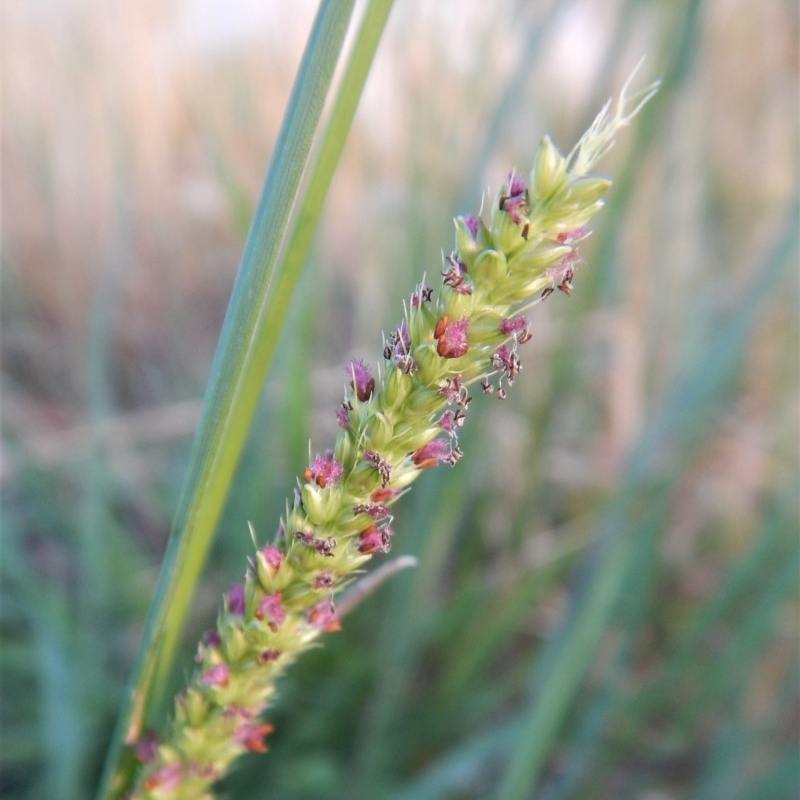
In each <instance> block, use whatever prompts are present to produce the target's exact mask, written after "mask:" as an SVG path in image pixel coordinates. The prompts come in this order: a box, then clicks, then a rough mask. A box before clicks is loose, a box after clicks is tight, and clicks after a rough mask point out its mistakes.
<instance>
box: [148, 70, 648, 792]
mask: <svg viewBox="0 0 800 800" xmlns="http://www.w3.org/2000/svg"><path fill="white" fill-rule="evenodd" d="M655 89H656V86H655V85H651V86H649V87H647V88H646V89H645V90H644V91H642V92H640V93H639V94H638V95H637V96H635V97H632V98H628V97H626V90H627V84H626V87H625V89H623V92H622V94H621V96H620V100H619V102H618V103H617V105H616V107H615V109H614V113H613V114H612V113H610V108H611V107H610V105H607V106H606V107H605V108H604V109H603V110H602V112H601V113H600V115H599V116H598V117H597V119H596V120H595V122H594V123H593V124H592V126H591V127H590V128H589V130H588V131H587V132H586V134H585V135H584V136H583V137H582V138H581V140H580V142H579V143H578V145H577V146H576V147H575V149H574V150H573V151H572V152H571V153H570V155H569V156H568V157H564V156H562V155H561V153H559V152H558V150H557V149H556V148H555V146H554V145H553V143H552V142H551V141H550V139H548V138H545V139H544V140H543V141H542V143H541V144H540V146H539V149H538V151H537V153H536V155H535V158H534V166H533V169H532V171H531V173H530V175H529V176H528V177H525V176H523V175H521V174H518V173H516V172H514V173H511V174H510V175H509V176H508V178H507V179H506V181H505V183H504V184H503V186H502V187H501V189H500V191H499V192H498V193H497V195H496V196H495V198H494V199H493V201H492V205H491V207H490V209H489V213H488V214H487V215H486V218H485V219H484V218H482V217H480V216H461V217H458V218H457V219H456V220H455V249H454V251H453V252H452V254H450V255H448V256H447V257H446V258H445V259H444V263H443V266H442V269H441V278H442V279H441V286H440V287H439V288H438V292H435V291H434V288H433V287H432V286H431V285H428V284H427V283H425V282H422V283H420V284H419V285H418V286H417V287H416V289H415V290H414V291H413V292H412V294H411V295H410V296H409V298H408V300H407V302H406V303H405V308H404V314H403V318H402V319H401V321H400V322H399V324H398V325H397V327H396V328H394V330H392V331H391V333H390V334H389V335H388V336H387V337H386V339H385V342H384V348H383V361H382V364H381V366H378V367H376V368H373V367H371V366H370V365H368V364H366V363H365V362H363V361H361V360H358V359H354V360H352V361H351V362H350V363H349V364H348V365H347V367H346V368H345V370H344V377H345V382H346V387H347V388H346V390H345V396H344V399H343V401H342V404H341V406H340V407H339V409H338V410H337V412H336V419H337V422H338V424H339V427H340V432H339V435H338V438H337V440H336V442H335V445H334V447H333V448H332V449H330V450H326V451H324V452H322V453H320V454H318V455H317V456H315V457H314V458H313V460H312V461H311V463H310V464H309V465H308V467H307V468H306V469H305V471H304V472H303V474H302V476H301V480H299V481H298V485H297V488H296V489H295V492H294V498H293V500H292V501H291V503H289V504H288V505H287V509H286V513H285V515H284V517H283V519H282V520H281V522H280V525H279V527H278V532H277V535H276V537H275V540H274V541H273V542H272V543H270V544H266V545H263V546H256V552H255V554H254V556H253V557H252V559H251V562H250V565H249V567H248V569H247V572H246V575H245V578H244V581H243V582H242V583H238V584H235V585H234V586H233V587H232V588H231V589H230V591H229V592H228V594H227V595H226V597H225V598H224V602H223V604H222V608H221V610H220V613H219V618H218V621H217V626H216V628H215V629H214V630H211V631H209V632H208V633H206V635H205V636H204V637H203V639H202V641H201V642H200V644H199V647H198V650H197V655H196V658H195V661H196V667H195V671H194V674H193V676H192V679H191V682H190V684H189V686H188V687H187V688H186V689H185V691H183V692H182V693H181V694H180V695H179V696H178V698H177V700H176V703H175V711H174V716H173V718H172V720H171V722H170V725H169V728H168V730H167V732H166V733H165V735H164V737H163V738H162V739H156V738H155V737H151V738H148V739H147V740H146V741H142V742H140V743H139V746H138V748H137V755H138V757H139V759H140V761H142V762H143V766H142V769H141V770H140V775H139V780H138V783H137V785H136V788H135V789H134V791H133V795H132V796H133V797H136V798H187V800H188V798H191V799H192V800H196V798H205V797H211V796H212V785H213V783H214V782H215V781H217V780H218V779H219V778H221V777H222V776H223V775H224V774H225V773H226V772H227V771H228V769H229V767H230V765H231V764H232V762H233V761H234V759H236V758H237V757H238V756H239V755H241V754H243V753H245V752H247V751H259V752H263V751H265V750H266V749H267V746H266V744H265V736H266V735H267V734H269V733H270V731H271V730H272V728H271V726H270V725H269V724H268V723H265V722H263V721H262V719H261V715H262V713H263V712H264V710H265V709H266V708H267V706H268V704H269V701H270V698H271V697H272V694H273V692H274V690H275V681H276V679H277V678H278V676H279V675H280V674H282V673H283V672H284V670H285V669H286V668H287V667H288V666H289V665H290V664H291V663H292V662H293V661H294V660H295V659H296V658H297V656H298V655H299V654H300V653H301V652H303V651H304V650H306V649H308V648H309V647H310V646H311V645H312V644H313V643H314V642H315V641H316V640H317V639H318V638H319V637H320V636H321V634H323V633H325V632H329V631H335V630H337V629H338V628H339V625H340V623H339V617H338V615H337V607H336V602H335V596H336V594H337V593H338V592H339V591H340V590H341V589H343V588H344V587H345V586H347V585H348V584H349V583H350V582H352V581H353V579H354V577H355V576H356V575H357V573H358V572H359V570H361V569H362V568H363V567H364V565H365V564H366V562H367V561H369V559H370V558H371V557H372V555H373V554H374V553H385V552H388V551H389V549H390V548H391V545H392V540H393V529H392V506H393V504H394V503H395V501H396V500H397V499H398V498H399V497H400V496H401V495H402V494H403V493H404V492H405V491H406V490H407V489H408V487H409V486H410V484H411V483H412V482H413V481H414V480H415V479H416V478H417V477H418V476H419V475H420V473H421V472H422V471H423V470H426V469H430V468H433V467H437V466H440V465H442V464H446V465H449V466H453V465H455V464H456V463H457V462H458V461H459V460H460V458H461V457H462V452H461V449H460V448H459V442H458V434H459V430H460V429H461V427H462V425H463V424H464V422H465V419H466V417H467V414H468V411H469V406H470V402H471V400H472V395H471V394H470V391H471V390H472V387H474V386H478V387H479V389H482V391H483V392H484V393H486V394H493V395H494V396H495V397H496V398H500V399H503V398H505V397H506V394H507V391H508V389H509V388H510V387H511V386H512V385H513V384H514V381H515V380H516V379H517V376H518V375H519V373H520V371H521V370H522V359H521V355H520V351H521V348H522V347H523V345H524V344H525V343H526V342H527V341H528V340H530V338H531V327H530V321H529V319H528V317H527V316H526V313H527V312H528V311H529V310H530V309H531V308H532V307H533V306H534V305H536V304H537V303H538V302H540V301H541V300H543V299H544V298H547V297H548V296H549V295H551V294H553V293H554V292H555V291H556V290H560V291H561V292H564V293H565V294H570V292H571V291H572V282H573V278H574V272H575V269H576V266H577V264H578V263H579V256H578V249H577V247H578V244H579V242H580V241H581V240H582V239H583V238H584V237H585V236H586V235H587V234H588V228H587V225H588V223H589V221H590V220H591V218H592V217H593V216H594V215H595V213H597V211H598V210H599V209H600V208H601V206H602V203H603V200H602V198H603V195H604V194H605V193H606V191H607V190H608V188H609V186H610V181H608V180H606V179H605V178H600V177H594V176H592V175H590V174H589V173H590V170H591V169H592V167H593V165H594V164H595V163H596V161H597V159H598V158H599V157H600V156H602V155H603V154H604V153H605V152H607V150H608V149H609V148H610V146H611V145H612V143H613V140H614V135H615V134H616V132H617V131H618V130H619V128H621V127H622V126H624V125H625V124H627V123H628V122H629V121H630V119H631V118H632V117H633V116H634V115H635V113H636V112H637V111H638V110H639V109H640V108H641V106H642V105H643V104H644V103H645V102H646V101H647V100H648V99H649V98H650V97H651V96H652V94H653V93H654V91H655ZM254 541H255V538H254Z"/></svg>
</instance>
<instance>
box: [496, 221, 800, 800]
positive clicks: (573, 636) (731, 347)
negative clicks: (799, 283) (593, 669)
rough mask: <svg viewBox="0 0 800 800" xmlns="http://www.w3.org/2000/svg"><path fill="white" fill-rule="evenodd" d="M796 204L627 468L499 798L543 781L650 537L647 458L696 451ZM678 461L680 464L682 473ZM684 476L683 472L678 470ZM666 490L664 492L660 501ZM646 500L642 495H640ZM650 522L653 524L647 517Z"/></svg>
mask: <svg viewBox="0 0 800 800" xmlns="http://www.w3.org/2000/svg"><path fill="white" fill-rule="evenodd" d="M796 211H797V209H796V208H794V209H793V210H792V213H791V214H790V216H789V219H788V221H787V223H786V225H785V227H784V230H783V231H782V232H781V233H780V234H779V235H778V236H776V239H775V242H776V244H775V247H774V249H773V251H772V252H771V253H770V254H769V256H768V257H767V259H766V262H765V264H764V265H763V266H762V267H761V268H760V269H758V270H757V271H756V276H755V279H754V280H753V281H752V283H751V285H750V286H748V287H747V288H746V290H745V291H744V292H743V299H742V300H741V302H740V304H739V306H738V308H737V312H736V313H734V314H732V315H731V318H730V319H729V320H728V321H727V324H724V325H721V326H719V327H718V329H717V334H716V338H715V339H714V340H713V341H711V342H709V343H708V347H707V349H706V351H705V352H704V353H702V354H701V355H700V357H699V358H698V359H697V361H696V363H695V365H694V368H693V369H692V370H691V371H690V372H689V374H688V375H687V376H686V377H685V379H684V380H683V382H682V383H681V384H680V385H679V386H678V387H677V388H676V390H675V392H674V393H673V395H672V397H671V398H670V400H669V401H668V403H667V404H666V406H665V408H664V410H663V411H662V413H661V415H660V417H659V419H657V420H656V421H655V423H654V424H653V425H652V426H651V428H650V430H649V432H645V435H644V436H643V437H642V440H641V442H640V445H639V447H638V448H637V452H636V453H634V454H633V456H632V458H631V462H630V465H629V468H628V476H629V477H628V480H627V482H626V484H625V485H624V486H623V487H621V489H620V492H619V494H618V496H617V497H616V498H615V499H614V500H612V503H611V508H610V509H609V512H608V515H607V518H606V522H605V524H604V525H603V526H602V530H603V532H604V533H605V534H606V535H607V537H608V538H609V542H608V545H607V549H606V552H605V554H604V555H603V556H602V557H601V559H600V560H599V561H598V563H597V564H596V565H595V572H594V576H593V578H592V579H591V582H590V584H589V586H588V587H587V590H586V592H585V593H584V596H583V597H582V598H581V600H580V601H579V604H578V607H577V609H576V612H575V614H574V615H573V618H572V620H571V622H570V623H568V625H567V629H566V630H565V631H563V632H562V635H561V636H559V637H557V638H556V639H554V640H553V642H552V643H551V644H550V646H549V647H548V648H547V649H546V650H545V651H544V652H543V654H542V655H541V656H540V657H539V658H538V659H537V661H536V663H535V667H534V675H533V682H532V684H531V695H530V697H531V700H530V711H529V718H528V722H527V724H526V726H525V729H524V732H523V733H522V735H521V736H520V738H519V742H518V745H517V747H516V748H515V751H514V753H513V754H512V755H511V758H510V761H509V768H508V770H507V772H506V775H505V778H504V780H503V782H502V784H501V786H500V788H499V791H498V794H497V798H498V800H525V798H528V797H530V796H531V793H532V792H533V791H534V790H535V787H536V786H537V785H538V781H539V778H540V774H541V771H542V769H543V766H544V763H545V759H546V756H547V754H548V752H549V751H550V749H551V747H552V745H553V743H554V742H555V740H556V737H557V736H558V734H559V731H560V729H561V726H562V724H563V721H564V718H565V716H566V714H567V713H568V710H569V707H570V703H571V700H572V698H573V697H574V696H575V693H576V691H577V689H578V687H579V685H580V682H581V680H582V677H583V675H584V674H585V672H586V670H587V669H588V667H589V664H590V662H591V659H592V656H593V654H594V653H595V651H596V647H597V643H598V642H599V640H600V637H601V636H602V634H603V631H604V630H605V629H606V627H607V623H608V619H609V617H610V615H611V613H612V611H613V608H614V604H615V603H616V602H617V600H618V598H619V596H620V594H621V589H622V586H623V584H624V582H625V580H626V577H627V573H628V569H629V566H630V564H631V563H632V561H633V560H634V557H635V554H636V553H637V550H638V548H640V547H642V546H643V543H646V542H647V539H648V537H647V536H646V535H644V534H643V532H642V529H641V528H635V527H632V526H631V524H630V523H628V524H626V521H627V519H628V515H629V514H630V518H631V519H635V515H634V514H631V511H632V510H633V498H634V497H635V496H637V495H639V494H642V488H643V486H644V484H643V482H646V481H647V479H648V477H647V476H648V474H649V473H650V471H651V470H650V468H649V464H650V463H652V460H653V459H654V458H655V456H656V454H657V453H658V452H659V451H660V449H661V448H663V447H664V446H665V445H666V444H667V443H668V442H673V443H674V442H675V441H680V440H683V450H682V452H681V461H686V460H688V458H689V457H690V455H691V452H693V449H694V446H696V442H698V441H699V440H698V439H694V440H693V439H692V436H693V433H695V432H696V431H697V430H699V429H701V428H703V427H709V426H713V424H714V421H715V416H716V413H715V412H716V410H717V407H718V400H719V398H720V396H721V394H722V393H723V392H724V389H725V388H726V382H727V381H728V380H729V379H730V377H731V376H732V375H733V374H734V372H735V371H736V370H737V369H738V368H739V367H740V364H741V359H742V357H743V354H744V353H745V352H746V345H747V342H748V337H749V336H750V334H751V333H752V331H753V330H754V328H755V326H756V323H757V322H758V320H759V317H760V314H761V313H762V312H763V311H764V307H765V305H766V303H767V301H768V300H769V298H770V297H771V296H772V295H773V293H774V292H775V291H776V287H778V286H780V285H781V281H780V279H781V277H782V275H783V273H784V271H785V270H786V267H787V264H788V263H790V261H791V257H792V254H793V253H794V252H795V251H796V249H797V229H796V226H795V225H794V219H795V218H796ZM678 472H679V469H676V473H678ZM675 477H676V478H677V477H678V476H677V474H676V476H675ZM667 500H668V496H665V495H663V494H662V496H661V498H660V502H661V503H666V501H667ZM639 502H641V501H639ZM649 518H650V524H653V525H659V524H662V521H663V518H664V508H658V507H657V506H656V504H655V503H654V504H653V510H652V511H651V513H650V514H649ZM644 527H645V528H646V527H647V524H646V523H645V525H644Z"/></svg>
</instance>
